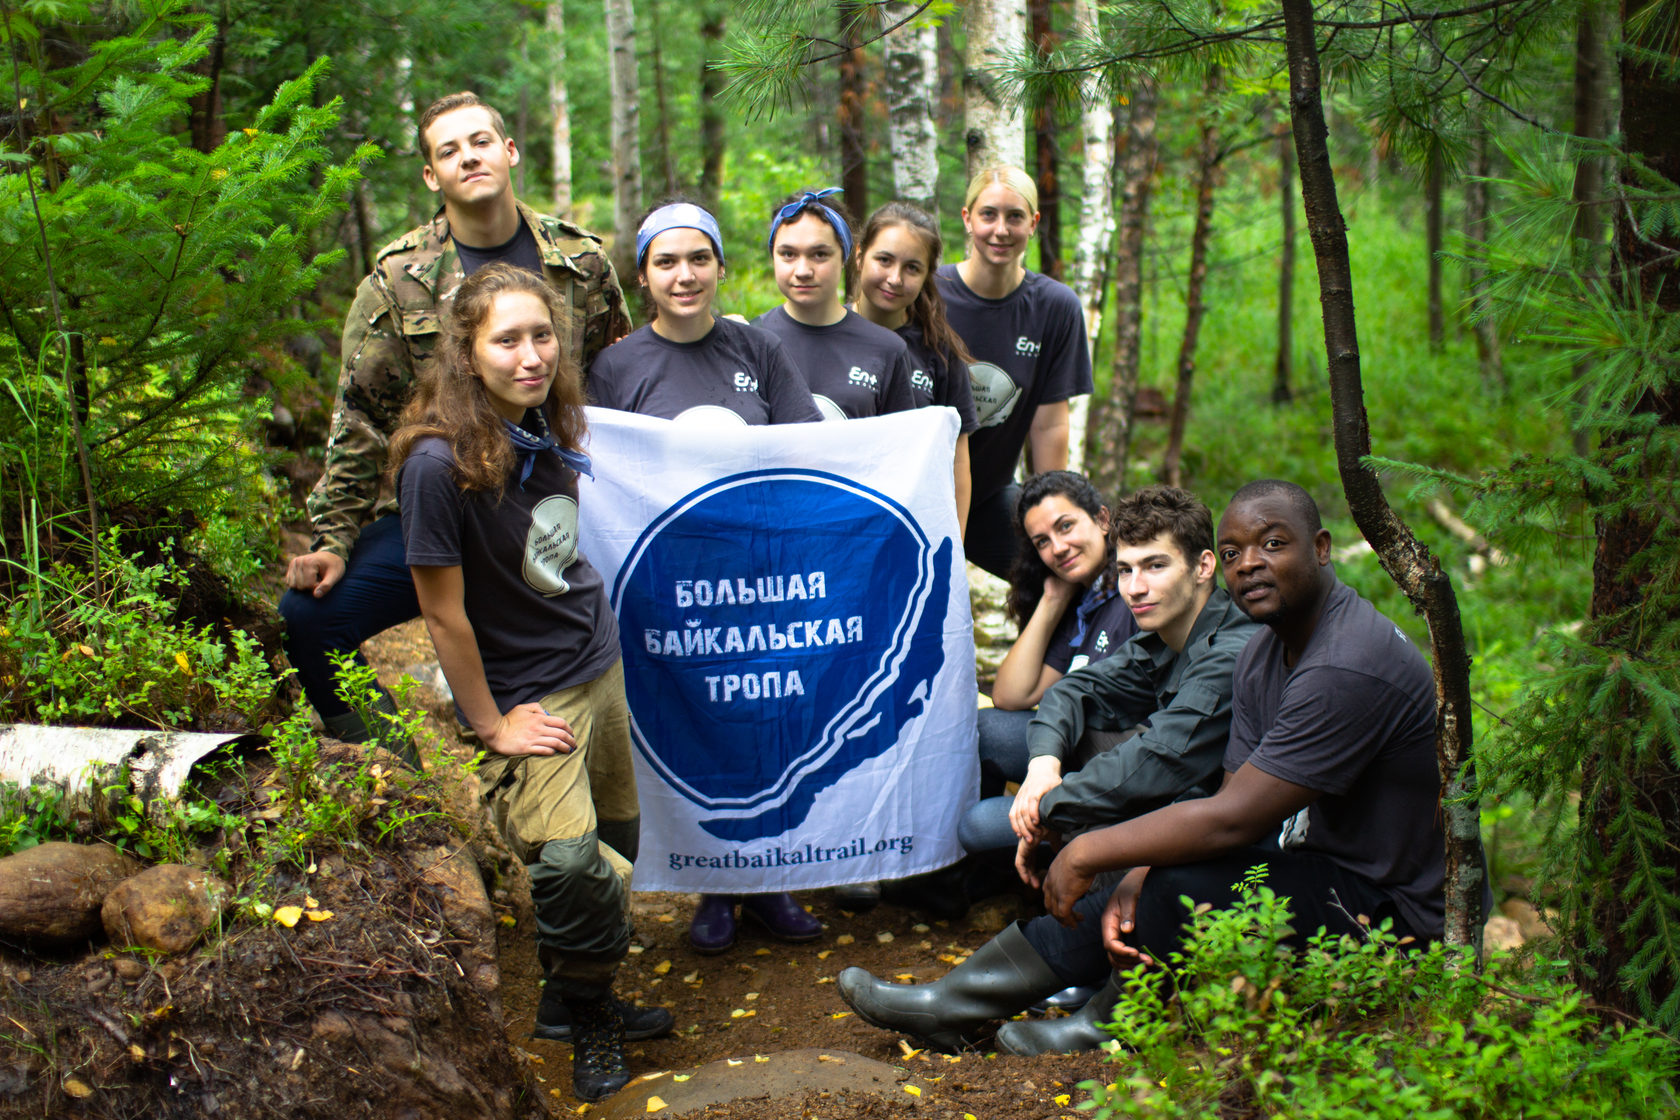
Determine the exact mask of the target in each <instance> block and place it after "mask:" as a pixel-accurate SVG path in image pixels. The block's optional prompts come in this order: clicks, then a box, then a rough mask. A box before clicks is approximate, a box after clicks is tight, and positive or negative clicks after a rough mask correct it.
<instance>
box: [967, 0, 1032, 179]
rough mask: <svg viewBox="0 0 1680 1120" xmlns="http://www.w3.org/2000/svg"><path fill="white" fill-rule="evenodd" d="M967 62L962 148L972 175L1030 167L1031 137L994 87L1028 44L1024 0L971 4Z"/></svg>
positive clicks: (984, 0) (1011, 105) (981, 0)
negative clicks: (993, 168)
mask: <svg viewBox="0 0 1680 1120" xmlns="http://www.w3.org/2000/svg"><path fill="white" fill-rule="evenodd" d="M966 26H967V30H968V47H967V56H966V58H965V59H964V71H963V110H964V125H963V144H964V147H965V149H966V150H967V154H968V175H969V176H970V177H972V176H973V175H974V174H975V172H977V171H979V170H980V169H981V168H983V167H987V166H989V165H991V164H997V163H1006V164H1009V165H1010V166H1012V167H1020V168H1023V169H1024V168H1025V167H1026V165H1027V136H1026V129H1025V123H1024V121H1023V118H1022V116H1021V107H1020V106H1019V105H1018V104H1015V103H1013V102H1010V101H1008V100H1007V99H1006V98H1005V97H1004V94H1003V91H1002V89H1000V88H999V86H998V83H997V81H996V73H997V71H998V69H999V68H1000V67H1001V66H1002V65H1003V60H1004V59H1005V58H1007V57H1009V56H1012V55H1014V54H1016V53H1018V52H1019V51H1020V50H1021V48H1022V47H1024V46H1025V45H1026V42H1027V6H1026V2H1025V0H972V2H971V3H969V5H968V8H967V12H966Z"/></svg>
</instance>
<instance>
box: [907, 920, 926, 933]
mask: <svg viewBox="0 0 1680 1120" xmlns="http://www.w3.org/2000/svg"><path fill="white" fill-rule="evenodd" d="M910 928H911V929H913V930H915V931H916V932H917V933H926V932H927V931H928V925H927V923H926V922H917V923H916V924H915V925H913V926H911V927H910Z"/></svg>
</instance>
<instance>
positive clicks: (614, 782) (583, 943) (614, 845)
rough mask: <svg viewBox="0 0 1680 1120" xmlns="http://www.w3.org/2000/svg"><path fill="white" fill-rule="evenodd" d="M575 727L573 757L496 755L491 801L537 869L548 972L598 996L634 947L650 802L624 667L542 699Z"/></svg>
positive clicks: (540, 936)
mask: <svg viewBox="0 0 1680 1120" xmlns="http://www.w3.org/2000/svg"><path fill="white" fill-rule="evenodd" d="M541 703H542V706H543V708H544V710H546V711H547V712H548V713H549V714H550V715H556V716H559V717H560V718H561V719H564V720H565V721H566V722H567V724H569V725H570V726H571V729H572V735H573V737H574V738H575V739H576V740H577V749H575V750H573V751H572V752H570V753H569V754H553V755H524V756H520V757H517V758H513V757H508V756H506V755H498V754H491V755H489V756H488V757H487V758H486V760H485V762H484V764H483V765H482V766H481V767H480V768H479V771H478V776H479V781H480V783H481V784H482V787H483V790H484V801H485V805H486V807H487V808H488V809H489V811H490V816H491V819H492V820H494V821H495V822H496V827H497V829H498V830H500V832H501V834H502V838H503V839H504V840H506V841H507V844H508V847H509V848H510V849H511V850H512V852H513V854H514V856H515V857H517V858H518V859H520V860H522V861H523V862H524V863H525V866H526V869H527V870H528V871H529V872H530V875H531V903H532V907H533V908H534V909H535V911H536V916H537V946H538V950H539V953H540V956H541V958H542V962H543V969H544V972H545V974H546V975H547V976H548V977H549V978H551V979H554V980H555V981H556V982H557V983H558V984H559V985H560V986H561V989H562V991H567V990H571V991H574V992H575V993H576V994H578V995H580V996H583V997H585V998H588V997H590V996H593V995H597V994H600V993H601V992H604V991H605V990H606V988H607V987H609V986H610V985H611V983H612V979H613V975H614V973H615V972H616V971H617V969H618V962H619V961H621V960H623V959H624V955H625V953H626V952H627V951H628V950H629V947H630V922H629V913H630V876H631V864H632V861H633V860H634V859H635V858H636V848H637V837H638V834H639V830H640V825H641V809H640V807H639V806H638V804H637V801H636V771H635V766H634V763H633V762H632V759H631V746H630V709H629V706H628V705H627V704H626V703H625V700H624V665H623V663H622V662H614V663H613V665H612V667H611V668H610V669H608V670H607V671H606V672H605V673H602V674H601V675H600V676H599V677H597V678H596V679H595V680H592V681H589V682H587V683H585V684H580V685H574V686H573V687H571V688H566V689H561V690H560V691H559V692H556V693H553V694H551V695H549V696H546V697H544V698H543V699H542V701H541Z"/></svg>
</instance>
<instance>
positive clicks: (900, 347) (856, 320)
mask: <svg viewBox="0 0 1680 1120" xmlns="http://www.w3.org/2000/svg"><path fill="white" fill-rule="evenodd" d="M752 325H753V326H755V327H757V328H759V329H760V330H764V331H769V332H770V333H771V334H773V335H775V336H776V337H777V338H778V339H780V340H781V343H782V347H783V349H785V350H786V351H787V352H788V357H790V358H792V359H793V364H794V365H796V366H798V367H799V371H800V372H801V373H803V374H804V375H805V383H806V384H807V385H808V386H810V389H811V396H813V397H815V398H816V401H817V407H818V408H819V409H821V410H822V413H823V418H824V419H825V420H844V419H848V418H850V419H853V420H855V419H858V418H859V417H863V416H885V415H886V414H887V413H889V412H903V411H904V410H906V409H910V408H915V407H916V401H915V397H914V396H912V395H911V392H910V355H909V352H908V351H907V350H906V349H905V347H904V340H903V339H901V338H899V337H898V336H897V335H896V334H894V333H893V332H892V331H889V330H888V329H887V328H885V327H879V326H876V325H875V324H874V323H871V322H870V321H869V320H868V319H865V318H864V317H863V316H862V315H859V314H858V313H857V312H855V311H853V310H851V309H850V308H847V309H846V314H845V315H844V316H843V317H842V318H841V320H840V321H839V322H838V323H830V324H829V325H828V326H824V327H813V326H809V325H807V324H805V323H801V322H800V321H799V320H798V319H795V318H794V317H793V316H792V315H789V314H788V313H787V308H786V307H773V308H771V309H770V310H769V311H766V312H765V313H764V314H762V315H760V316H759V317H758V318H756V319H754V320H753V321H752Z"/></svg>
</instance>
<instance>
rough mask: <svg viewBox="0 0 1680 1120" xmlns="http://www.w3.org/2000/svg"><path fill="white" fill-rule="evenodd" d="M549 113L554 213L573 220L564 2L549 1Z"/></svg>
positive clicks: (550, 173)
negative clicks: (552, 152) (552, 154)
mask: <svg viewBox="0 0 1680 1120" xmlns="http://www.w3.org/2000/svg"><path fill="white" fill-rule="evenodd" d="M548 111H549V114H550V116H551V117H552V119H553V131H552V133H551V137H552V139H551V146H552V147H553V149H554V158H553V162H552V163H551V164H550V166H549V184H550V187H551V191H550V194H551V196H552V197H551V201H550V203H549V205H550V207H551V208H552V213H553V214H554V215H555V216H556V217H559V218H569V217H571V216H572V103H571V99H570V98H569V97H567V95H566V11H565V5H564V3H563V0H548Z"/></svg>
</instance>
